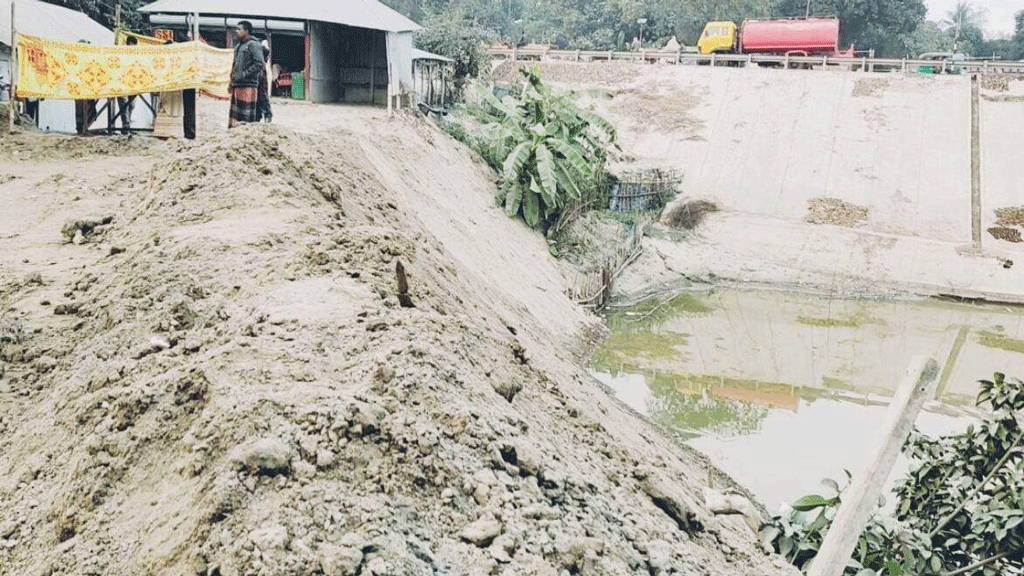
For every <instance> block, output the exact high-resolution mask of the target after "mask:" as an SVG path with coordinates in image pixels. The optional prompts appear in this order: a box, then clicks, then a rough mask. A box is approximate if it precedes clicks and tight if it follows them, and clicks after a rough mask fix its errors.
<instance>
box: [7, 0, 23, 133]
mask: <svg viewBox="0 0 1024 576" xmlns="http://www.w3.org/2000/svg"><path fill="white" fill-rule="evenodd" d="M17 3H18V0H11V66H10V68H11V95H10V98H8V100H7V121H8V126H7V132H8V133H9V134H14V117H15V116H16V115H17V114H18V106H17V103H18V101H17V96H18V66H19V65H20V63H19V61H18V27H17V25H16V24H15V22H17V21H16V20H15V16H16V15H17V14H16V12H15V10H14V6H15V5H16V4H17Z"/></svg>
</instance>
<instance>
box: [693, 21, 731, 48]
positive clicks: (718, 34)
mask: <svg viewBox="0 0 1024 576" xmlns="http://www.w3.org/2000/svg"><path fill="white" fill-rule="evenodd" d="M735 46H736V23H735V22H708V23H707V25H706V26H704V32H703V33H701V35H700V40H698V41H697V49H698V50H699V51H700V53H701V54H721V53H728V52H732V51H733V49H734V48H735Z"/></svg>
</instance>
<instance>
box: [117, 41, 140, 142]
mask: <svg viewBox="0 0 1024 576" xmlns="http://www.w3.org/2000/svg"><path fill="white" fill-rule="evenodd" d="M125 45H126V46H138V45H139V39H138V38H136V37H135V36H130V35H129V36H128V38H127V39H126V40H125ZM117 106H118V108H119V110H120V112H119V114H120V115H121V132H122V133H123V134H129V133H131V131H132V112H133V111H134V110H135V96H134V95H133V96H125V97H123V98H118V99H117Z"/></svg>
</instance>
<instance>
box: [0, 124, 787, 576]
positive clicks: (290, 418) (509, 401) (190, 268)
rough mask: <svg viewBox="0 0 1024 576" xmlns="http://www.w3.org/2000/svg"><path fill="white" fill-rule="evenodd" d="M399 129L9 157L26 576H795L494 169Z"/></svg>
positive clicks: (12, 394)
mask: <svg viewBox="0 0 1024 576" xmlns="http://www.w3.org/2000/svg"><path fill="white" fill-rule="evenodd" d="M372 131H373V132H374V134H373V137H372V138H371V137H367V135H366V134H361V135H359V136H356V135H355V134H353V133H348V132H344V131H336V132H333V133H332V134H329V135H328V134H319V135H309V134H305V135H303V134H297V133H293V132H289V131H287V130H284V129H278V128H268V127H261V126H253V127H247V128H244V129H239V130H237V131H234V132H232V133H230V134H218V135H215V136H210V137H208V138H207V139H206V140H204V141H202V142H199V143H196V144H180V145H179V144H152V143H146V142H144V141H143V142H139V141H137V140H133V141H128V142H123V141H119V140H115V141H110V140H99V139H92V140H76V139H60V138H57V139H55V138H54V137H50V136H43V135H38V134H23V135H19V136H17V137H14V138H8V139H7V140H5V141H4V143H3V144H4V146H3V147H2V148H0V176H2V175H5V174H9V175H11V176H12V179H11V180H9V181H8V182H6V183H5V184H4V185H3V186H0V189H2V194H3V198H2V201H3V202H4V205H5V206H9V207H11V208H12V209H13V210H6V212H7V213H6V214H5V215H4V216H3V220H2V222H3V230H0V232H2V234H0V247H2V249H0V252H2V254H3V256H2V258H0V264H2V266H3V269H2V270H0V272H2V274H0V366H2V370H3V375H2V377H0V574H4V575H11V576H13V575H19V576H21V575H30V576H43V575H51V574H54V575H56V574H68V575H71V574H74V575H79V574H81V575H94V574H95V575H122V574H123V575H128V574H143V575H144V574H153V575H158V574H159V575H163V574H168V575H171V574H173V575H183V574H206V575H209V576H212V575H215V574H220V575H222V576H235V575H265V576H272V575H282V576H283V575H299V574H326V575H327V576H335V575H347V574H560V573H566V571H568V572H569V573H582V574H641V573H651V574H669V573H675V574H686V575H697V574H716V575H717V574H722V575H736V576H740V575H743V576H747V575H753V574H757V575H772V574H788V573H789V571H788V568H785V567H781V566H780V564H779V563H778V560H777V559H774V558H771V557H768V556H766V555H764V554H763V552H762V551H761V550H760V549H759V548H758V547H757V545H756V543H755V540H756V539H755V537H754V536H753V534H752V532H750V530H749V529H748V528H747V527H746V525H745V524H744V523H743V522H742V521H741V520H739V519H737V518H724V517H717V518H716V517H711V516H709V515H708V514H707V513H705V512H704V511H703V507H702V506H701V488H703V487H705V486H707V484H708V482H709V481H712V482H714V483H716V487H718V488H722V487H724V486H726V484H725V482H726V480H725V479H724V478H721V477H720V476H719V475H718V474H717V473H715V472H713V471H711V470H709V469H708V468H707V467H706V466H705V465H704V463H703V462H702V461H701V460H700V459H699V458H697V457H696V456H694V455H692V454H691V453H690V452H688V451H685V450H683V449H681V448H679V447H678V446H677V445H676V444H675V443H674V442H672V441H671V440H669V439H667V438H666V437H665V436H663V435H662V433H661V432H660V431H658V430H656V429H655V428H653V427H652V426H650V425H649V424H647V423H646V422H643V421H641V420H639V419H638V418H637V417H635V416H634V415H633V414H632V413H630V412H628V411H627V410H626V409H625V408H623V407H622V406H621V405H619V404H618V403H617V402H615V401H614V400H612V399H611V398H610V397H609V395H607V394H606V393H605V392H604V391H602V390H600V389H598V388H597V385H596V384H595V383H594V382H593V381H592V380H590V379H589V378H588V377H587V376H586V375H585V374H584V373H583V372H582V371H581V370H580V369H579V368H578V367H577V365H576V358H575V355H576V354H577V353H578V352H579V351H581V350H582V349H583V347H582V346H581V345H579V343H580V342H581V341H583V340H584V339H585V338H586V336H587V334H588V333H591V332H593V331H594V330H595V329H596V327H595V323H594V322H595V321H594V320H593V319H592V318H590V317H588V316H586V315H584V313H583V312H581V311H579V310H578V309H576V308H575V307H574V306H573V305H572V304H571V303H570V302H569V301H568V299H567V298H565V297H564V295H563V294H564V288H565V287H564V281H563V280H562V279H561V277H560V276H559V275H558V272H557V268H556V266H555V265H554V263H553V262H552V261H551V259H550V257H549V256H548V255H547V246H546V244H545V243H544V241H543V239H541V238H539V237H538V236H537V235H535V234H534V233H532V232H531V231H529V230H527V229H526V228H525V226H523V225H521V224H519V223H516V222H514V221H511V220H508V219H506V218H505V217H504V216H503V215H502V214H501V212H500V211H499V210H497V209H495V208H493V206H492V203H493V200H492V198H493V182H491V181H490V179H491V178H492V176H491V175H490V174H489V173H487V172H486V171H485V170H484V169H483V168H482V167H481V166H480V165H479V164H477V163H474V162H473V161H472V159H471V158H470V157H469V155H468V154H467V153H466V152H465V151H463V150H462V149H461V148H460V147H459V146H458V145H457V144H455V143H454V142H453V141H451V140H450V139H448V138H447V137H445V136H442V135H441V134H440V133H438V132H436V131H434V130H433V129H432V128H431V127H429V126H428V125H426V124H423V123H422V122H421V121H419V120H416V119H413V118H403V117H399V118H397V119H394V120H392V121H389V122H383V123H382V125H381V126H379V127H377V128H374V129H373V130H372ZM104 222H106V223H104ZM65 224H69V225H68V226H65ZM62 228H63V229H64V230H63V232H62ZM399 263H401V267H402V268H403V269H404V272H405V277H406V283H407V284H408V292H407V294H408V297H409V299H410V300H411V304H412V307H407V306H403V304H402V303H401V302H400V300H399V297H398V296H399V294H398V286H399V281H398V279H397V277H396V268H397V267H398V265H399ZM409 303H410V302H406V303H405V304H409Z"/></svg>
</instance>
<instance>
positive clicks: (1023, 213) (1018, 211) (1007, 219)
mask: <svg viewBox="0 0 1024 576" xmlns="http://www.w3.org/2000/svg"><path fill="white" fill-rule="evenodd" d="M996 224H997V225H999V226H1006V227H1010V226H1024V206H1012V207H1007V208H999V209H998V210H996Z"/></svg>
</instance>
